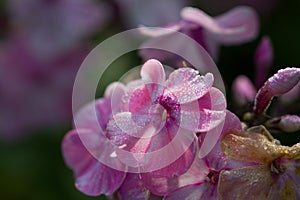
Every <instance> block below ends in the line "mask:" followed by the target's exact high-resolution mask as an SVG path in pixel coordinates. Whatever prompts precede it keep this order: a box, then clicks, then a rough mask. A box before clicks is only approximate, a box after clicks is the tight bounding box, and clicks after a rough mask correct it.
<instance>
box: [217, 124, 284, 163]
mask: <svg viewBox="0 0 300 200" xmlns="http://www.w3.org/2000/svg"><path fill="white" fill-rule="evenodd" d="M222 150H223V152H224V153H225V154H226V156H228V157H229V158H232V159H234V160H239V161H246V162H256V163H270V162H272V161H273V160H275V159H277V158H280V157H282V156H286V155H287V154H288V153H289V148H288V147H286V146H281V145H277V144H275V143H273V142H271V141H269V140H268V139H267V137H266V136H264V135H262V134H261V133H254V132H251V133H244V132H242V131H238V130H232V131H229V132H228V134H227V135H225V136H224V137H223V139H222Z"/></svg>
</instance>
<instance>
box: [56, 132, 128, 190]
mask: <svg viewBox="0 0 300 200" xmlns="http://www.w3.org/2000/svg"><path fill="white" fill-rule="evenodd" d="M99 139H101V138H100V136H99V135H98V134H94V133H93V132H90V131H88V130H86V129H80V130H79V131H71V132H69V133H68V134H67V135H66V136H65V137H64V139H63V142H62V152H63V156H64V160H65V162H66V163H67V165H68V166H69V167H70V168H71V169H72V170H74V173H75V177H76V184H75V185H76V188H77V189H78V190H80V191H81V192H83V193H85V194H87V195H92V196H97V195H100V194H106V195H111V194H113V192H115V191H116V190H117V189H118V188H119V187H120V185H121V184H122V182H123V180H124V178H125V172H121V171H118V170H115V169H112V168H109V167H107V166H106V165H104V164H102V163H101V162H99V161H98V160H97V159H95V158H94V157H93V155H92V154H91V153H90V152H89V151H88V150H87V147H86V146H85V145H86V144H88V146H89V147H88V148H89V150H94V151H95V153H96V154H99V153H101V152H103V148H105V147H104V146H101V145H99V142H98V141H99ZM82 140H84V141H85V143H84V144H83V142H82Z"/></svg>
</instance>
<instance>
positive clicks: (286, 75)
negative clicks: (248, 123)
mask: <svg viewBox="0 0 300 200" xmlns="http://www.w3.org/2000/svg"><path fill="white" fill-rule="evenodd" d="M299 80H300V68H285V69H281V70H279V71H278V72H277V73H276V74H275V75H274V76H272V77H271V78H269V79H268V80H267V81H266V82H265V84H264V85H263V86H262V87H261V89H260V90H259V91H258V93H257V95H256V97H255V102H254V112H255V113H256V114H262V113H263V112H265V110H266V109H267V108H268V106H269V104H270V103H271V100H272V98H273V97H274V96H280V95H283V94H285V93H287V92H288V91H290V90H291V89H292V88H293V87H294V86H296V85H297V84H298V82H299Z"/></svg>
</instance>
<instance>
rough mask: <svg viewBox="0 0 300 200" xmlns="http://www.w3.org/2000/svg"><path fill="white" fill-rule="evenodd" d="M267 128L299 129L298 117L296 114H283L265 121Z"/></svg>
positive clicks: (287, 130)
mask: <svg viewBox="0 0 300 200" xmlns="http://www.w3.org/2000/svg"><path fill="white" fill-rule="evenodd" d="M266 124H267V127H268V128H277V129H280V130H282V131H285V132H295V131H298V130H300V117H299V116H297V115H283V116H281V117H275V118H273V119H270V120H268V121H267V122H266Z"/></svg>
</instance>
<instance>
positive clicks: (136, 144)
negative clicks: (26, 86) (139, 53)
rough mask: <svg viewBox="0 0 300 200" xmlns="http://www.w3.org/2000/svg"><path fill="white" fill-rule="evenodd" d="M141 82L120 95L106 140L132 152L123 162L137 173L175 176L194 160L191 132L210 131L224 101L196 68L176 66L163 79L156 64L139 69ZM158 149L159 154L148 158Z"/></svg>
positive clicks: (209, 79)
mask: <svg viewBox="0 0 300 200" xmlns="http://www.w3.org/2000/svg"><path fill="white" fill-rule="evenodd" d="M141 81H142V83H143V84H140V85H138V86H135V87H133V88H131V89H130V90H129V91H127V92H126V93H125V95H124V96H123V98H122V104H121V105H120V109H121V111H122V112H118V113H116V114H114V115H113V116H112V118H111V119H110V121H109V122H108V125H107V137H108V138H109V139H110V141H111V142H112V143H114V144H115V145H117V146H119V147H120V148H122V149H123V150H125V151H128V152H131V153H132V154H133V157H132V158H131V159H129V158H128V157H126V158H125V159H126V160H128V159H129V160H130V163H132V162H133V163H134V164H133V165H132V167H136V168H138V169H139V170H140V172H150V171H151V172H150V173H151V174H152V175H157V176H174V175H180V174H182V173H184V172H185V171H186V170H187V169H188V167H189V166H190V165H191V163H192V161H193V159H194V155H195V153H196V146H197V145H196V143H197V140H196V139H195V134H194V133H196V132H207V131H210V130H212V129H213V128H214V127H216V126H217V125H218V124H220V123H221V122H222V121H224V118H225V115H226V112H225V109H226V101H225V97H224V95H223V93H222V92H221V91H219V90H218V89H216V88H214V87H212V84H213V75H212V74H210V73H208V74H206V75H204V76H200V75H199V74H198V72H197V71H196V70H193V69H191V68H181V69H178V70H175V71H173V72H172V73H171V74H170V75H169V77H168V78H166V75H165V71H164V68H163V66H162V64H161V63H160V62H158V61H157V60H149V61H147V62H146V63H145V64H144V65H143V66H142V69H141ZM178 138H180V139H178ZM170 143H171V145H170ZM160 149H164V150H163V151H161V152H160V154H159V156H158V155H156V156H154V155H155V151H157V150H160ZM119 157H120V159H123V157H122V156H121V155H120V156H119ZM161 158H165V159H161ZM124 162H129V161H124ZM160 164H161V165H160ZM157 166H162V167H157Z"/></svg>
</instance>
